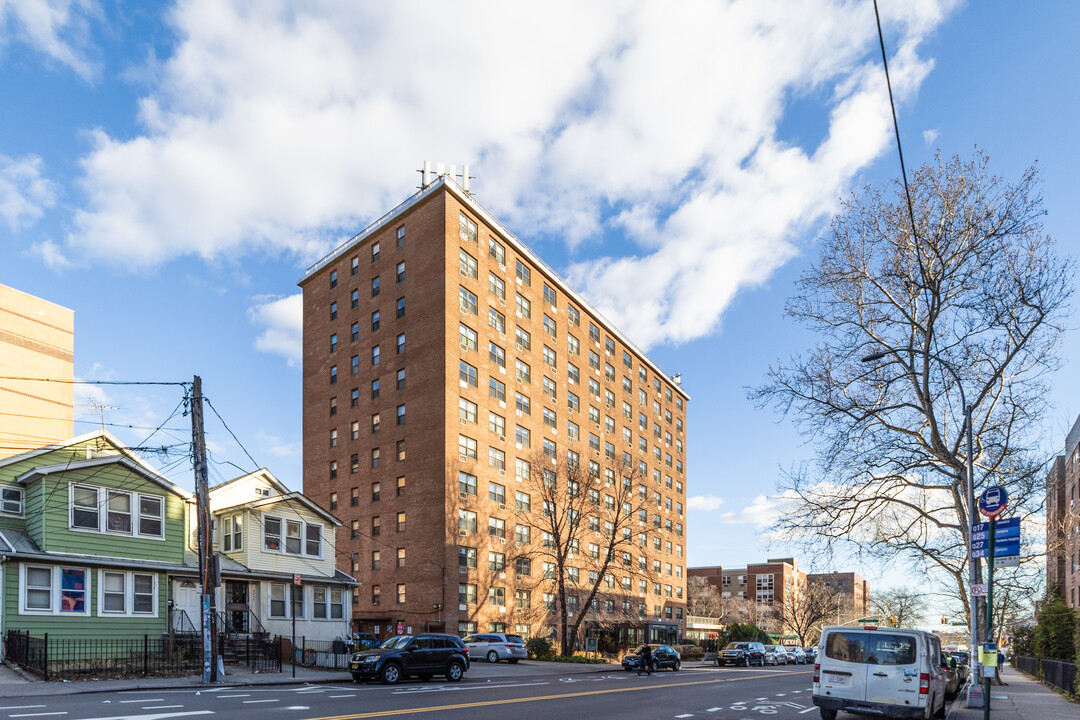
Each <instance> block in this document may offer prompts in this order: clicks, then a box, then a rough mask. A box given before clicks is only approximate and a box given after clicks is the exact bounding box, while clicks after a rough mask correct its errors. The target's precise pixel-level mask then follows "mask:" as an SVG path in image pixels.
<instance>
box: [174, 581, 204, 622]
mask: <svg viewBox="0 0 1080 720" xmlns="http://www.w3.org/2000/svg"><path fill="white" fill-rule="evenodd" d="M172 626H173V630H174V631H176V632H188V633H190V632H198V631H199V628H201V627H202V598H201V597H200V595H199V586H198V585H196V584H195V583H193V582H191V581H190V580H184V581H182V582H176V581H173V612H172Z"/></svg>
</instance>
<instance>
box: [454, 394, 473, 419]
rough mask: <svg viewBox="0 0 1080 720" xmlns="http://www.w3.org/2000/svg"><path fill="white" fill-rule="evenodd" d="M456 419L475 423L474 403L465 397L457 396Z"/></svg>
mask: <svg viewBox="0 0 1080 720" xmlns="http://www.w3.org/2000/svg"><path fill="white" fill-rule="evenodd" d="M458 419H459V420H464V421H465V422H467V423H476V403H474V402H470V401H469V400H466V399H465V398H458Z"/></svg>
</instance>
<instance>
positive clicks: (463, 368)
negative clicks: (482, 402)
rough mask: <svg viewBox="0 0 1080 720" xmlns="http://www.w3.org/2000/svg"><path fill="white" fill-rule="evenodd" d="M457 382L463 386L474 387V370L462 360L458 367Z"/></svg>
mask: <svg viewBox="0 0 1080 720" xmlns="http://www.w3.org/2000/svg"><path fill="white" fill-rule="evenodd" d="M458 381H459V382H460V383H461V384H462V385H463V386H464V385H470V386H472V387H476V368H474V367H473V366H472V365H470V364H469V363H467V362H465V361H464V360H462V361H461V362H460V363H459V365H458Z"/></svg>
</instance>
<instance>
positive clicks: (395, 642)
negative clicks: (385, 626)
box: [379, 635, 412, 650]
mask: <svg viewBox="0 0 1080 720" xmlns="http://www.w3.org/2000/svg"><path fill="white" fill-rule="evenodd" d="M410 640H412V635H398V636H397V637H392V638H390V639H389V640H387V641H386V642H384V643H383V644H382V645H380V646H379V647H381V648H385V649H386V650H394V649H396V648H403V647H405V646H406V645H408V644H409V641H410Z"/></svg>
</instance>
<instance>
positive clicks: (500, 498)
mask: <svg viewBox="0 0 1080 720" xmlns="http://www.w3.org/2000/svg"><path fill="white" fill-rule="evenodd" d="M488 500H491V501H492V502H497V503H499V504H500V505H503V504H505V503H506V486H505V485H500V484H499V483H496V482H489V483H488Z"/></svg>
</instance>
